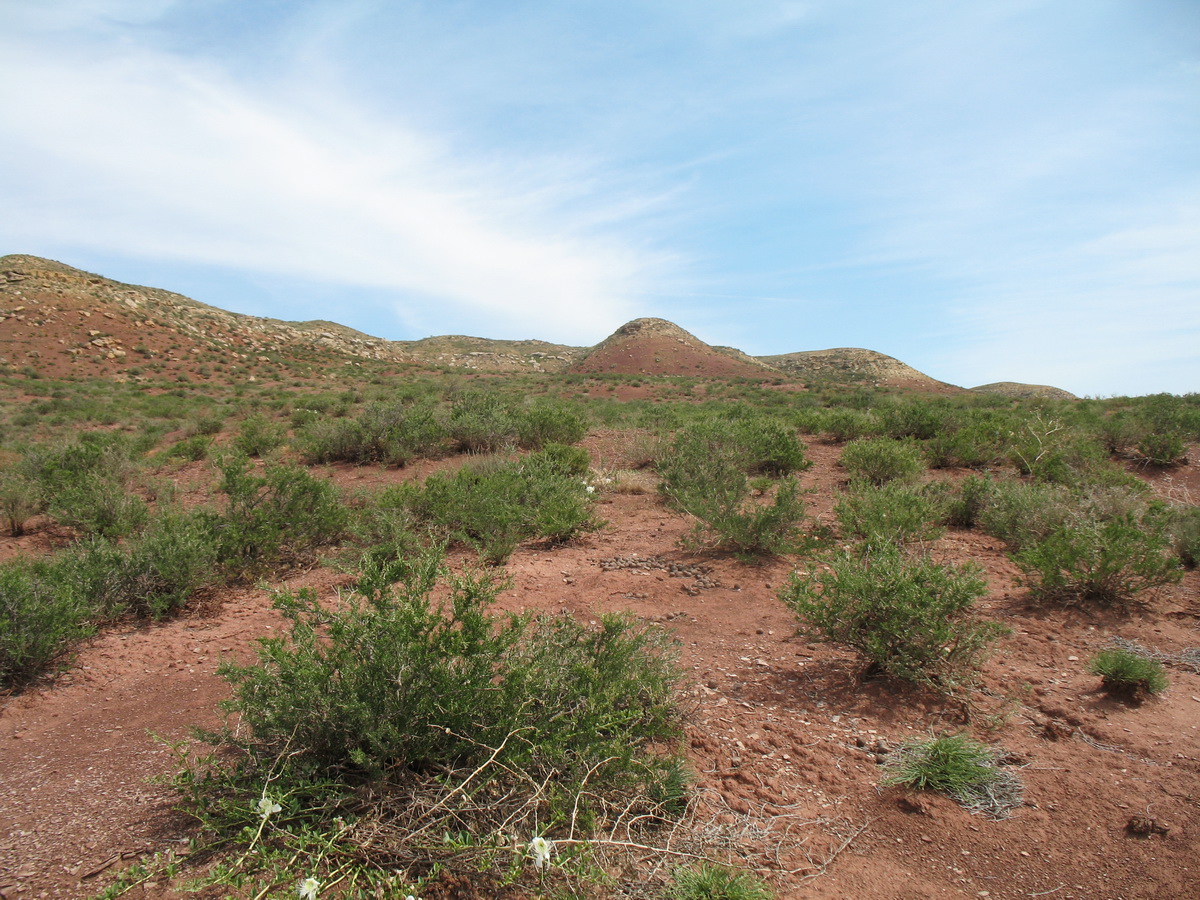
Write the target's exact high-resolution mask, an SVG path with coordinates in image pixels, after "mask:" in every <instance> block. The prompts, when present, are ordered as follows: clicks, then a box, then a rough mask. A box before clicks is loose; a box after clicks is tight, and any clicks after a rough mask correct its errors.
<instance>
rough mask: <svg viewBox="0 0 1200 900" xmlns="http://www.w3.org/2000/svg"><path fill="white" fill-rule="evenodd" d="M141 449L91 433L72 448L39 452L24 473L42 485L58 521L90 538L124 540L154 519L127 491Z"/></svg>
mask: <svg viewBox="0 0 1200 900" xmlns="http://www.w3.org/2000/svg"><path fill="white" fill-rule="evenodd" d="M137 449H138V448H137V447H136V446H135V444H134V442H133V441H131V440H130V439H128V438H126V437H124V436H121V435H109V434H101V433H88V434H84V435H82V436H80V437H79V439H78V440H76V441H74V442H72V443H66V444H60V445H57V446H50V447H35V448H33V449H32V450H31V451H29V452H28V453H27V454H26V456H25V459H23V460H22V462H21V464H20V468H21V471H22V472H24V473H26V474H28V476H29V477H30V478H32V479H33V480H34V481H36V482H37V484H38V486H39V489H40V491H41V494H42V498H43V499H44V500H45V502H46V504H47V511H48V512H49V513H50V515H51V516H52V517H53V518H54V519H55V520H56V521H58V522H60V523H61V524H63V525H66V526H68V527H71V528H75V529H77V530H78V531H80V532H81V533H82V534H84V535H99V536H101V537H106V538H119V537H122V536H124V535H126V534H129V533H131V532H132V531H134V530H136V529H137V528H139V527H140V526H141V525H142V524H144V523H145V521H146V517H147V515H148V511H147V508H146V504H145V503H144V502H143V501H142V500H141V498H139V497H137V496H136V495H134V494H132V493H130V492H129V491H128V490H126V486H127V483H128V480H129V477H130V475H131V474H132V472H133V470H134V468H135V464H134V462H133V455H134V454H135V453H136V452H137Z"/></svg>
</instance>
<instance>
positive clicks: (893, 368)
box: [758, 347, 957, 390]
mask: <svg viewBox="0 0 1200 900" xmlns="http://www.w3.org/2000/svg"><path fill="white" fill-rule="evenodd" d="M758 358H759V359H760V360H762V361H763V362H765V363H767V364H769V365H772V366H774V367H775V368H777V369H781V370H783V371H784V372H789V373H791V374H793V375H798V376H800V377H802V378H805V379H809V380H812V381H833V382H859V383H862V384H870V385H885V386H897V387H913V388H921V387H925V388H929V389H947V388H954V385H949V384H946V382H944V381H938V380H937V379H936V378H930V377H929V376H928V375H926V374H925V373H924V372H919V371H917V370H916V369H914V368H913V367H912V366H908V365H905V364H904V363H902V362H900V360H898V359H895V358H893V357H891V356H888V355H886V354H884V353H877V352H875V351H874V350H862V349H860V348H857V347H837V348H834V349H831V350H803V351H800V352H798V353H783V354H780V355H778V356H760V357H758ZM954 389H955V390H957V388H954Z"/></svg>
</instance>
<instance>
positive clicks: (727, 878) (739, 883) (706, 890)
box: [667, 862, 774, 900]
mask: <svg viewBox="0 0 1200 900" xmlns="http://www.w3.org/2000/svg"><path fill="white" fill-rule="evenodd" d="M667 896H668V897H669V898H671V900H771V897H773V896H774V894H773V893H772V892H771V890H770V888H768V887H767V886H766V885H765V884H763V883H762V882H761V881H759V880H758V879H757V878H755V877H754V876H753V875H752V874H750V873H749V872H739V871H738V870H736V869H730V868H729V867H727V866H720V865H716V864H714V863H707V862H706V863H700V864H699V865H697V866H688V867H684V868H679V869H676V870H675V871H674V872H673V873H672V882H671V886H670V887H669V888H668V889H667Z"/></svg>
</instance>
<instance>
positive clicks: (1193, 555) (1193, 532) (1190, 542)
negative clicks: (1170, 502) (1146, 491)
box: [1171, 506, 1200, 569]
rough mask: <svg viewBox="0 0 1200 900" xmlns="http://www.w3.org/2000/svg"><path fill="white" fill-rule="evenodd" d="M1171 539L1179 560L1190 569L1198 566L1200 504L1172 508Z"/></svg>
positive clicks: (1199, 554) (1199, 551) (1199, 555)
mask: <svg viewBox="0 0 1200 900" xmlns="http://www.w3.org/2000/svg"><path fill="white" fill-rule="evenodd" d="M1171 541H1172V543H1173V545H1174V547H1175V553H1176V554H1177V555H1178V556H1179V561H1180V562H1182V563H1183V564H1184V565H1185V566H1187V567H1188V568H1189V569H1194V568H1196V565H1197V564H1198V563H1200V506H1181V507H1176V508H1175V509H1174V510H1172V513H1171Z"/></svg>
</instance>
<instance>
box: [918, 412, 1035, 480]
mask: <svg viewBox="0 0 1200 900" xmlns="http://www.w3.org/2000/svg"><path fill="white" fill-rule="evenodd" d="M1013 427H1014V422H1013V419H1012V416H1011V415H1009V414H1007V413H1002V412H999V411H997V410H990V409H981V410H969V411H967V413H966V414H964V415H963V416H961V417H960V418H959V420H958V422H957V423H956V424H954V425H952V426H951V427H948V428H947V429H945V430H943V431H940V432H938V433H937V434H936V435H934V436H933V437H931V438H930V439H929V440H927V441H926V442H925V450H926V453H927V454H928V456H929V462H930V465H932V466H933V467H934V468H937V469H944V468H949V467H951V466H964V467H966V468H971V469H982V468H987V467H991V466H998V465H1000V464H1001V463H1003V462H1005V461H1007V460H1008V458H1009V454H1010V452H1011V447H1010V443H1011V440H1012V433H1013Z"/></svg>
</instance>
